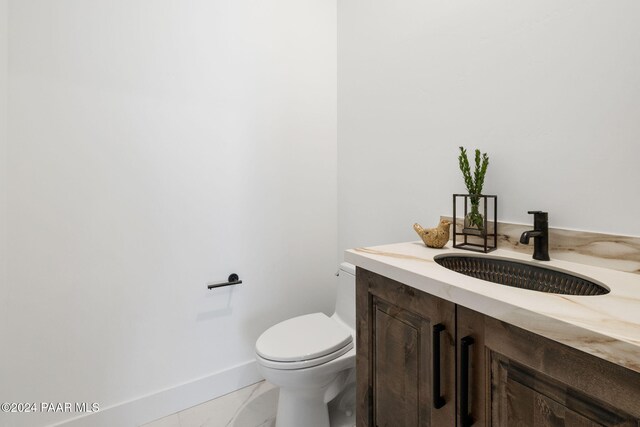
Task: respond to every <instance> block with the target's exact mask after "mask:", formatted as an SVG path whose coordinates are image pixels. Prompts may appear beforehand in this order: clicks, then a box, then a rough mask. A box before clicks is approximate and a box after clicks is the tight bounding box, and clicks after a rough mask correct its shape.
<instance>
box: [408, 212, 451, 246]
mask: <svg viewBox="0 0 640 427" xmlns="http://www.w3.org/2000/svg"><path fill="white" fill-rule="evenodd" d="M450 227H451V221H448V220H446V219H443V220H440V223H439V224H438V226H437V227H435V228H427V229H424V228H422V226H421V225H420V224H418V223H415V224H413V229H414V230H416V233H418V235H419V236H420V238H421V239H422V241H423V242H424V244H425V245H427V246H428V247H430V248H438V249H440V248H443V247H444V245H446V244H447V242H448V241H449V229H450Z"/></svg>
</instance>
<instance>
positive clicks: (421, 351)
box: [356, 268, 640, 427]
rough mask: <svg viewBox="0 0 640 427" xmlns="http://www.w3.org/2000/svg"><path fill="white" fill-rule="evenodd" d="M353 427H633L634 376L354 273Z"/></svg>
mask: <svg viewBox="0 0 640 427" xmlns="http://www.w3.org/2000/svg"><path fill="white" fill-rule="evenodd" d="M356 299H357V300H356V305H357V358H356V359H357V361H356V366H357V394H358V404H359V406H358V408H357V412H356V413H357V426H358V427H414V426H420V427H422V426H435V427H449V426H452V427H453V426H471V425H473V426H492V427H530V426H531V427H533V426H536V427H537V426H544V427H574V426H575V427H595V426H635V427H640V374H638V373H637V372H634V371H630V370H628V369H625V368H623V367H620V366H618V365H615V364H613V363H610V362H607V361H604V360H602V359H599V358H597V357H594V356H591V355H589V354H586V353H584V352H581V351H578V350H575V349H573V348H570V347H567V346H565V345H562V344H559V343H557V342H555V341H551V340H549V339H547V338H543V337H541V336H539V335H536V334H533V333H531V332H528V331H525V330H523V329H520V328H517V327H515V326H512V325H509V324H507V323H504V322H501V321H499V320H496V319H493V318H491V317H488V316H485V315H483V314H480V313H478V312H475V311H472V310H469V309H467V308H465V307H462V306H456V305H455V304H452V303H450V302H447V301H445V300H442V299H440V298H437V297H434V296H432V295H429V294H426V293H423V292H420V291H418V290H416V289H414V288H411V287H409V286H405V285H403V284H401V283H399V282H396V281H393V280H390V279H388V278H385V277H383V276H380V275H377V274H374V273H371V272H369V271H366V270H363V269H360V268H358V270H357V291H356Z"/></svg>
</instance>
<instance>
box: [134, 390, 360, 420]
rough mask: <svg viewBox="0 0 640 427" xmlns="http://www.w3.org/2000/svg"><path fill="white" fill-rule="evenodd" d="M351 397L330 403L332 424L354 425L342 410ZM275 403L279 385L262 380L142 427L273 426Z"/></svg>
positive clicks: (351, 391) (340, 398) (339, 398)
mask: <svg viewBox="0 0 640 427" xmlns="http://www.w3.org/2000/svg"><path fill="white" fill-rule="evenodd" d="M353 386H355V385H353ZM354 396H355V390H353V388H352V389H351V390H350V392H348V393H345V394H344V395H342V396H338V398H336V399H335V400H334V401H333V402H331V403H330V404H329V411H330V414H331V415H330V416H331V426H332V427H352V426H355V415H354V414H353V413H351V412H345V410H344V408H345V407H353V406H354V403H355V401H354V400H355V399H354ZM332 404H333V405H332ZM277 406H278V388H276V387H275V386H273V385H271V384H269V383H267V382H265V381H262V382H259V383H257V384H253V385H251V386H249V387H245V388H242V389H240V390H237V391H235V392H233V393H230V394H227V395H225V396H221V397H219V398H217V399H213V400H210V401H208V402H205V403H203V404H201V405H198V406H194V407H193V408H189V409H185V410H184V411H181V412H178V413H176V414H173V415H169V416H168V417H164V418H161V419H159V420H156V421H153V422H151V423H148V424H145V425H144V426H142V427H274V426H275V417H276V408H277Z"/></svg>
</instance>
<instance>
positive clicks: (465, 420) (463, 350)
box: [460, 336, 475, 427]
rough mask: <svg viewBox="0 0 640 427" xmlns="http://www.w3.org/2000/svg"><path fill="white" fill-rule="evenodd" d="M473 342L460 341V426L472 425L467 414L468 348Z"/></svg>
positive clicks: (471, 420)
mask: <svg viewBox="0 0 640 427" xmlns="http://www.w3.org/2000/svg"><path fill="white" fill-rule="evenodd" d="M474 342H475V340H474V339H473V338H472V337H470V336H466V337H464V338H462V339H461V340H460V371H461V372H460V425H461V426H462V427H469V426H470V425H473V417H472V416H471V414H470V413H469V347H471V346H472V345H473V343H474Z"/></svg>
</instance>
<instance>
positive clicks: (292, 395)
mask: <svg viewBox="0 0 640 427" xmlns="http://www.w3.org/2000/svg"><path fill="white" fill-rule="evenodd" d="M291 426H305V427H329V407H328V406H327V404H326V403H325V401H324V393H322V392H321V391H319V390H309V389H306V390H305V389H302V390H299V389H287V390H284V389H282V388H281V389H280V396H279V397H278V412H277V416H276V427H291Z"/></svg>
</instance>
